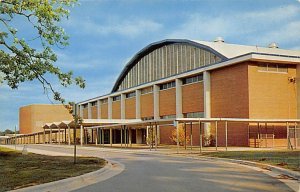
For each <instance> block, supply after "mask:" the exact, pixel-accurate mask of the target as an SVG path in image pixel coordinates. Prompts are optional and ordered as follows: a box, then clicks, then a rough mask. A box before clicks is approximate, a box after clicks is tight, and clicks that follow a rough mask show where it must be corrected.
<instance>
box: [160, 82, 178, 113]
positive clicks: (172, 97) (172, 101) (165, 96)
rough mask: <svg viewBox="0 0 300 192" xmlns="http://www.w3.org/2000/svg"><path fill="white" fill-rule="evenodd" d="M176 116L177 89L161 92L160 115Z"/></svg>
mask: <svg viewBox="0 0 300 192" xmlns="http://www.w3.org/2000/svg"><path fill="white" fill-rule="evenodd" d="M175 114H176V89H175V88H171V89H167V90H162V91H159V115H160V116H163V115H175Z"/></svg>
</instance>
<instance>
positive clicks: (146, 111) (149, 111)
mask: <svg viewBox="0 0 300 192" xmlns="http://www.w3.org/2000/svg"><path fill="white" fill-rule="evenodd" d="M140 101H141V117H142V118H143V117H153V93H149V94H144V95H141V98H140Z"/></svg>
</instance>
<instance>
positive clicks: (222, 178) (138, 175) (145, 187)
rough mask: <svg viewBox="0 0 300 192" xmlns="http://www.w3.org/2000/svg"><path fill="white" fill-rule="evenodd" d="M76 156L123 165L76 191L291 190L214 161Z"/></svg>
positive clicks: (92, 152) (90, 151) (99, 153)
mask: <svg viewBox="0 0 300 192" xmlns="http://www.w3.org/2000/svg"><path fill="white" fill-rule="evenodd" d="M29 147H30V148H35V149H40V150H49V151H53V152H64V153H72V149H68V148H62V147H50V146H40V145H31V146H29ZM78 154H81V155H89V156H96V157H104V158H107V159H110V160H114V161H118V162H120V163H122V164H124V165H125V170H124V171H123V172H122V173H120V174H119V175H117V176H114V177H112V178H110V179H108V180H105V181H102V182H99V183H96V184H93V185H89V186H87V187H83V188H80V189H79V190H76V191H80V192H81V191H105V192H110V191H111V192H119V191H124V192H129V191H132V192H136V191H143V192H148V191H149V192H153V191H158V192H162V191H163V192H168V191H170V192H176V191H180V192H184V191H205V192H206V191H207V192H208V191H212V192H218V191H251V192H253V191H272V192H275V191H280V192H282V191H292V190H291V189H290V188H289V187H287V186H286V185H285V184H283V183H282V182H280V181H279V180H277V179H274V178H272V177H270V176H268V175H266V174H264V173H261V172H259V171H256V170H253V169H249V168H247V167H244V166H240V165H237V164H230V163H222V162H218V161H214V160H205V159H203V160H199V159H189V158H185V157H174V156H166V155H158V154H152V153H147V154H142V153H128V152H122V151H120V150H119V151H114V152H112V151H109V150H105V151H103V149H99V148H97V149H96V148H79V149H78Z"/></svg>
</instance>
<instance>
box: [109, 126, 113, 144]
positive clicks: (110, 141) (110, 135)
mask: <svg viewBox="0 0 300 192" xmlns="http://www.w3.org/2000/svg"><path fill="white" fill-rule="evenodd" d="M112 139H113V138H112V128H110V129H109V144H110V146H111V147H112Z"/></svg>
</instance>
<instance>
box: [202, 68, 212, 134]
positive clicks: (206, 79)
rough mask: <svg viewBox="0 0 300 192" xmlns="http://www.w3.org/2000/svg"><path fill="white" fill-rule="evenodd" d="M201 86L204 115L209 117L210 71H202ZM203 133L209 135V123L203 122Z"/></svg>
mask: <svg viewBox="0 0 300 192" xmlns="http://www.w3.org/2000/svg"><path fill="white" fill-rule="evenodd" d="M203 87H204V117H205V118H210V117H211V112H210V111H211V110H210V72H209V71H204V72H203ZM204 135H205V136H209V135H210V124H209V123H205V126H204Z"/></svg>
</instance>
